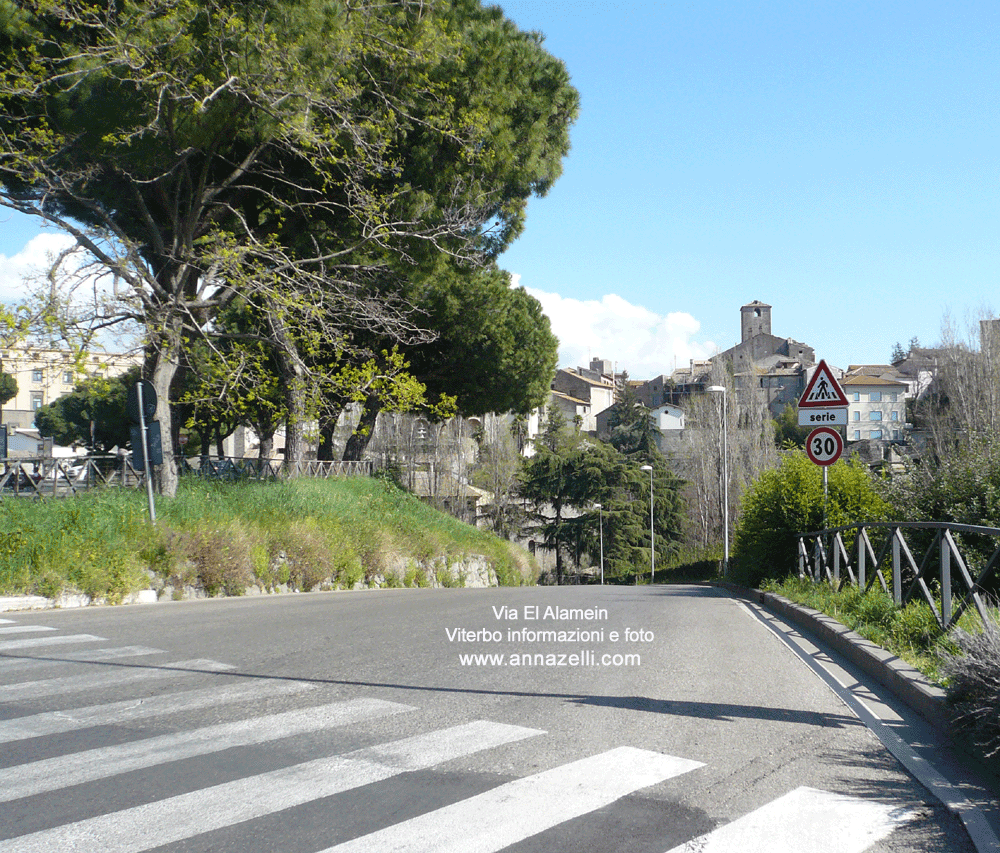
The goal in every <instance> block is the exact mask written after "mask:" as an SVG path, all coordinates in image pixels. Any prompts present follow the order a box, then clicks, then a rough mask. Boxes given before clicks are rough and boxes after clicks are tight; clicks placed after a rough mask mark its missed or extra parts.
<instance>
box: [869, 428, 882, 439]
mask: <svg viewBox="0 0 1000 853" xmlns="http://www.w3.org/2000/svg"><path fill="white" fill-rule="evenodd" d="M871 437H872V438H881V437H882V430H880V429H873V430H872V436H871Z"/></svg>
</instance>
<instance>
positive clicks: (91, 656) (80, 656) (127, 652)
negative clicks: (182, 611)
mask: <svg viewBox="0 0 1000 853" xmlns="http://www.w3.org/2000/svg"><path fill="white" fill-rule="evenodd" d="M54 654H58V655H59V656H58V657H57V658H33V657H22V658H8V659H5V660H0V672H16V671H17V670H19V669H44V668H45V667H53V666H59V664H63V663H101V662H103V661H108V660H118V659H120V658H134V657H143V656H145V655H164V654H166V652H165V651H164V650H163V649H152V648H149V647H148V646H119V647H117V648H112V649H93V650H89V651H84V652H61V653H60V652H55V653H54Z"/></svg>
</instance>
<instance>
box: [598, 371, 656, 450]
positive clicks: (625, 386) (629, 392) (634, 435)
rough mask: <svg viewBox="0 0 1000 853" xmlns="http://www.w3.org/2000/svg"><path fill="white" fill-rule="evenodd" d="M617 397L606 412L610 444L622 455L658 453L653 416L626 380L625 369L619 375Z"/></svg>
mask: <svg viewBox="0 0 1000 853" xmlns="http://www.w3.org/2000/svg"><path fill="white" fill-rule="evenodd" d="M617 397H618V399H617V401H616V402H615V404H614V405H613V406H612V407H611V411H610V412H609V414H608V427H609V428H610V431H611V435H610V438H609V440H610V442H611V444H612V445H613V446H614V447H615V449H616V450H618V451H619V452H621V453H624V454H625V455H626V456H636V457H638V456H642V457H644V458H652V457H653V456H655V455H659V449H658V447H657V444H656V435H657V432H658V428H657V426H656V420H655V418H654V416H653V413H652V411H651V410H650V408H649V407H648V406H647V405H646V404H645V403H643V402H642V400H640V399H639V395H638V394H637V393H636V391H635V388H634V387H632V385H630V384H629V381H628V374H627V373H623V374H622V376H621V380H620V383H619V386H618V394H617Z"/></svg>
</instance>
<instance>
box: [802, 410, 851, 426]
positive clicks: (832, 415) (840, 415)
mask: <svg viewBox="0 0 1000 853" xmlns="http://www.w3.org/2000/svg"><path fill="white" fill-rule="evenodd" d="M846 425H847V407H846V406H838V407H837V408H836V409H799V426H808V427H818V426H846Z"/></svg>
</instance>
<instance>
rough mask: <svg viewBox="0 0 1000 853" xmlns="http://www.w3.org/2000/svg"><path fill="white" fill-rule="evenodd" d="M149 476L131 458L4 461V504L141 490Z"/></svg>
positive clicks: (0, 468) (0, 463)
mask: <svg viewBox="0 0 1000 853" xmlns="http://www.w3.org/2000/svg"><path fill="white" fill-rule="evenodd" d="M145 482H146V480H145V474H144V472H142V471H139V470H137V469H136V468H134V467H133V465H132V461H131V458H130V457H123V458H120V457H118V456H85V457H65V458H58V459H53V458H51V457H47V458H45V457H37V458H27V459H5V460H0V500H2V499H3V498H5V497H9V496H13V497H18V498H20V497H32V498H45V497H65V496H67V495H75V494H79V493H80V492H85V491H89V490H90V489H94V488H105V487H108V486H119V487H125V488H138V487H140V486H142V485H143V484H144V483H145Z"/></svg>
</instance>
